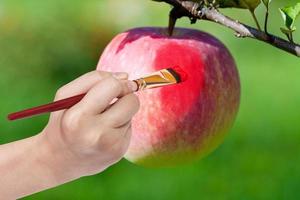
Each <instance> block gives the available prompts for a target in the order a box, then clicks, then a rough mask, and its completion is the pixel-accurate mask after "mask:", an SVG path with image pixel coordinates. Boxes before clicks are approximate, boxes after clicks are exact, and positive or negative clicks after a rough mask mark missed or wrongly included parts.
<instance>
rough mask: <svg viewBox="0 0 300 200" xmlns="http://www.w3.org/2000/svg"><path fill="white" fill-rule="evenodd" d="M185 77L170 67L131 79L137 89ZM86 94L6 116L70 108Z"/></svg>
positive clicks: (178, 80) (177, 81) (176, 69)
mask: <svg viewBox="0 0 300 200" xmlns="http://www.w3.org/2000/svg"><path fill="white" fill-rule="evenodd" d="M186 79H187V74H186V73H185V72H184V71H183V70H182V69H181V68H180V67H172V68H167V69H162V70H160V71H157V72H155V73H152V74H150V75H147V76H144V77H142V78H139V79H136V80H133V81H134V82H135V83H136V84H137V90H136V92H137V91H141V90H145V89H151V88H158V87H164V86H168V85H174V84H178V83H181V82H183V81H185V80H186ZM85 95H86V94H80V95H76V96H73V97H69V98H66V99H62V100H59V101H55V102H52V103H48V104H45V105H41V106H37V107H33V108H29V109H26V110H22V111H19V112H15V113H11V114H9V115H8V116H7V118H8V119H9V120H12V121H13V120H17V119H23V118H27V117H31V116H35V115H40V114H44V113H49V112H55V111H59V110H64V109H68V108H71V107H72V106H74V105H75V104H77V103H78V102H80V101H81V100H82V99H83V97H84V96H85Z"/></svg>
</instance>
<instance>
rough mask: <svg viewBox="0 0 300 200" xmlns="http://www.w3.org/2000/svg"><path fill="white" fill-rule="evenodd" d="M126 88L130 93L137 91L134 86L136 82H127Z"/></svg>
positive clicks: (136, 87)
mask: <svg viewBox="0 0 300 200" xmlns="http://www.w3.org/2000/svg"><path fill="white" fill-rule="evenodd" d="M127 85H128V88H129V89H130V90H131V91H132V92H136V91H137V90H138V86H137V84H136V82H134V81H128V82H127Z"/></svg>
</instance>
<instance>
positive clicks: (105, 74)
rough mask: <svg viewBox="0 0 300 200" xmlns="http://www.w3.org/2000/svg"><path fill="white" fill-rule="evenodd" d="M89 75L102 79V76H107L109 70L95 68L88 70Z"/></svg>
mask: <svg viewBox="0 0 300 200" xmlns="http://www.w3.org/2000/svg"><path fill="white" fill-rule="evenodd" d="M90 76H92V77H96V78H97V79H103V78H106V77H109V76H110V73H109V72H104V71H98V70H95V71H92V72H90Z"/></svg>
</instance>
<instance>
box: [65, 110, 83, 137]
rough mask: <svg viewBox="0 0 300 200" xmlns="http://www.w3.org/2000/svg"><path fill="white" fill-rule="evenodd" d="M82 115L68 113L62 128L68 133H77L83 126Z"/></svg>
mask: <svg viewBox="0 0 300 200" xmlns="http://www.w3.org/2000/svg"><path fill="white" fill-rule="evenodd" d="M81 118H82V117H81V114H79V113H78V112H73V111H69V112H66V113H65V115H64V116H63V118H62V128H63V130H64V131H66V132H75V131H76V130H78V128H79V127H80V124H81Z"/></svg>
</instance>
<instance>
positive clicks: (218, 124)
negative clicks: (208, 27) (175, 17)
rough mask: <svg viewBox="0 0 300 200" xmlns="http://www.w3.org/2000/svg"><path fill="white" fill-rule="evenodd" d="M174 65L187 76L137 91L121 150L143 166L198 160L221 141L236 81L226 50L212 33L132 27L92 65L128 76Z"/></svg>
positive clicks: (233, 106)
mask: <svg viewBox="0 0 300 200" xmlns="http://www.w3.org/2000/svg"><path fill="white" fill-rule="evenodd" d="M173 66H180V67H181V68H182V69H183V70H184V71H185V72H186V73H187V74H188V80H187V81H185V82H183V83H180V84H177V85H173V86H167V87H163V88H158V89H151V90H146V91H141V92H138V93H137V95H138V97H139V99H140V102H141V108H140V111H139V112H138V113H137V115H136V116H135V117H134V118H133V120H132V140H131V143H130V146H129V149H128V152H127V153H126V155H125V158H126V159H128V160H129V161H131V162H133V163H136V164H140V165H143V166H174V165H177V164H185V163H187V162H190V161H193V160H198V159H200V158H202V157H203V156H205V155H207V154H208V153H210V152H212V151H213V150H214V149H215V148H216V147H217V146H218V145H220V144H221V143H222V142H223V139H224V136H225V135H226V133H227V132H228V131H229V129H230V127H231V126H232V124H233V122H234V119H235V117H236V114H237V111H238V108H239V103H240V80H239V75H238V71H237V68H236V65H235V62H234V59H233V58H232V56H231V54H230V52H229V51H228V50H227V48H226V47H225V46H224V45H223V44H222V43H221V42H220V41H219V40H217V39H216V38H215V37H213V36H211V35H209V34H207V33H204V32H201V31H198V30H193V29H184V28H177V29H175V30H174V34H173V36H172V37H170V36H168V34H167V29H165V28H155V27H145V28H136V29H132V30H129V31H127V32H124V33H121V34H119V35H117V36H116V37H115V38H114V39H113V40H112V41H111V43H110V44H109V45H108V46H107V47H106V49H105V50H104V53H103V54H102V56H101V58H100V61H99V64H98V67H97V69H98V70H104V71H111V72H120V71H124V72H128V73H129V75H130V76H129V78H130V79H132V80H133V79H136V78H139V77H141V76H143V75H147V74H149V73H152V72H155V71H157V70H160V69H164V68H169V67H173Z"/></svg>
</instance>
